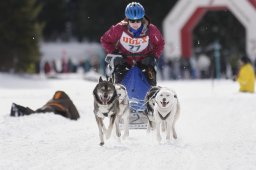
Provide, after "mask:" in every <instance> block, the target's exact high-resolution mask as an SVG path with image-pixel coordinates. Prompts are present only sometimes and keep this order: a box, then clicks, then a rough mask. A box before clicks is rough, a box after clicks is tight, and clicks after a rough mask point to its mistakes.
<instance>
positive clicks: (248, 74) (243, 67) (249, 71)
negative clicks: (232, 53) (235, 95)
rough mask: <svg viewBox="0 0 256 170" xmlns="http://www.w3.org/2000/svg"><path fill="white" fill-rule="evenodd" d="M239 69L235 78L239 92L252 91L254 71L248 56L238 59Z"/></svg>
mask: <svg viewBox="0 0 256 170" xmlns="http://www.w3.org/2000/svg"><path fill="white" fill-rule="evenodd" d="M239 65H240V69H239V72H238V75H237V78H236V80H237V81H238V83H239V85H240V89H239V91H240V92H250V93H254V83H255V72H254V69H253V66H252V64H251V61H250V59H249V58H248V57H246V56H243V57H241V58H240V60H239Z"/></svg>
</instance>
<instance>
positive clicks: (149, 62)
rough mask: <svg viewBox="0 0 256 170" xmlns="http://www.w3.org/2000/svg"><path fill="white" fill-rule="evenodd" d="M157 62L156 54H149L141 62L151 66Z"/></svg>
mask: <svg viewBox="0 0 256 170" xmlns="http://www.w3.org/2000/svg"><path fill="white" fill-rule="evenodd" d="M156 62H157V59H156V57H155V56H153V55H149V56H147V57H145V58H144V59H143V60H142V61H141V63H142V64H144V65H151V66H155V65H156Z"/></svg>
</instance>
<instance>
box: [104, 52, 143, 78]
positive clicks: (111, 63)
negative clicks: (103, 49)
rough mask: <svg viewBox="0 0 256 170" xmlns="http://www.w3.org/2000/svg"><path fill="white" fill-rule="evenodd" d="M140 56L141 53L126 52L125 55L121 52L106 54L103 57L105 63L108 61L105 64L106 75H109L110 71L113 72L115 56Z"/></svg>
mask: <svg viewBox="0 0 256 170" xmlns="http://www.w3.org/2000/svg"><path fill="white" fill-rule="evenodd" d="M130 56H131V57H136V56H137V57H139V56H140V57H141V56H143V55H141V54H127V55H121V54H107V56H106V57H105V61H106V63H108V66H107V70H106V71H107V75H108V76H111V75H112V73H113V72H114V68H115V65H114V61H115V59H116V58H127V57H130Z"/></svg>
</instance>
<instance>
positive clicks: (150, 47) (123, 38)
mask: <svg viewBox="0 0 256 170" xmlns="http://www.w3.org/2000/svg"><path fill="white" fill-rule="evenodd" d="M143 24H144V28H143V30H142V33H141V34H140V36H139V37H138V38H134V37H133V34H132V33H131V32H130V31H129V30H128V23H127V21H125V20H123V21H121V22H119V23H118V24H116V25H114V26H112V27H111V28H110V29H109V30H108V31H107V32H105V34H104V35H103V36H102V37H101V39H100V42H101V44H102V46H103V48H104V49H105V51H106V53H113V52H114V51H115V50H116V49H117V50H118V51H119V52H120V53H121V54H123V55H128V56H129V54H141V56H140V57H128V63H131V62H132V60H133V59H134V60H135V61H141V60H142V59H143V58H145V57H146V56H148V55H153V56H155V57H156V58H157V59H158V58H160V55H161V54H162V52H163V49H164V39H163V37H162V34H161V33H160V31H159V30H158V29H157V27H156V26H155V25H153V24H150V23H149V21H148V20H146V19H144V20H143Z"/></svg>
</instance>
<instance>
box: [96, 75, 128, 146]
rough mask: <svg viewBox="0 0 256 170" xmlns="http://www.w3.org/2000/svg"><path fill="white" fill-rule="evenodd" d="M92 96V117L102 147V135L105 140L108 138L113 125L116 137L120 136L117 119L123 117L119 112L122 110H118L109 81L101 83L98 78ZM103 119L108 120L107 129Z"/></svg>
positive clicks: (116, 99) (115, 92) (113, 86)
mask: <svg viewBox="0 0 256 170" xmlns="http://www.w3.org/2000/svg"><path fill="white" fill-rule="evenodd" d="M93 96H94V115H95V118H96V122H97V125H98V128H99V137H100V145H101V146H102V145H104V135H105V137H106V139H109V138H110V136H111V132H112V129H113V126H114V124H115V127H116V136H117V137H118V138H119V137H120V136H121V132H120V129H119V119H120V118H121V117H122V116H123V113H121V112H120V111H121V110H122V109H123V108H121V110H120V106H119V97H118V94H117V90H116V88H115V85H114V84H113V83H112V80H111V79H110V80H109V81H103V80H102V78H101V77H100V78H99V82H98V84H97V85H96V87H95V88H94V90H93ZM128 114H129V113H128ZM104 118H109V125H108V128H107V129H106V127H105V125H104V122H103V120H104ZM127 126H128V125H127ZM126 133H127V131H126ZM126 135H127V134H126Z"/></svg>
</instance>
